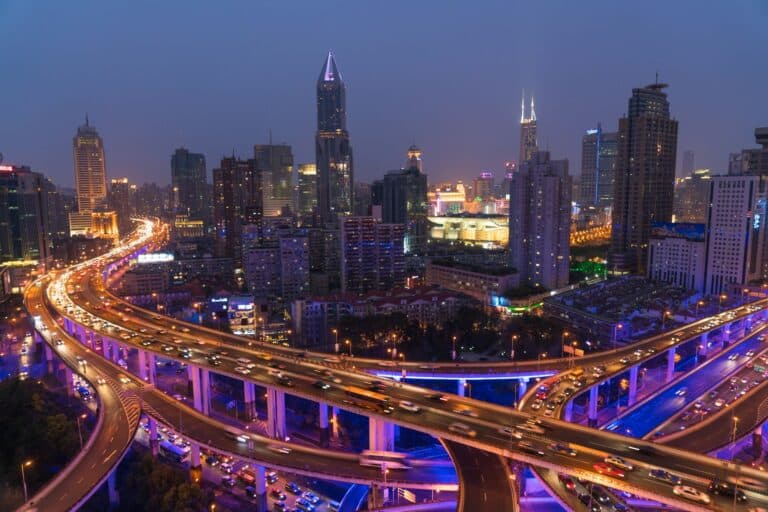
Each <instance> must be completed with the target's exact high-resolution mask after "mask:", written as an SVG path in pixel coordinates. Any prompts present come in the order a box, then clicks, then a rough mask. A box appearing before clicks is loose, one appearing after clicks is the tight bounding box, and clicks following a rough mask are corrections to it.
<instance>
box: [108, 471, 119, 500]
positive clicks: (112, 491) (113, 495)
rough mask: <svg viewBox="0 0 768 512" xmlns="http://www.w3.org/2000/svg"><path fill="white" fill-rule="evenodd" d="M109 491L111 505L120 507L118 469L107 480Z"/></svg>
mask: <svg viewBox="0 0 768 512" xmlns="http://www.w3.org/2000/svg"><path fill="white" fill-rule="evenodd" d="M107 491H108V492H109V504H110V505H119V504H120V494H119V493H118V492H117V468H115V469H113V470H112V472H111V473H110V474H109V477H108V478H107Z"/></svg>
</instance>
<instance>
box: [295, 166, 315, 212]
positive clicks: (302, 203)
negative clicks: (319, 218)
mask: <svg viewBox="0 0 768 512" xmlns="http://www.w3.org/2000/svg"><path fill="white" fill-rule="evenodd" d="M298 181H299V182H298V184H297V186H296V188H297V195H298V205H297V206H298V210H299V215H300V216H301V218H302V222H304V221H306V220H308V219H311V218H312V212H313V211H314V210H315V208H317V165H315V164H299V172H298Z"/></svg>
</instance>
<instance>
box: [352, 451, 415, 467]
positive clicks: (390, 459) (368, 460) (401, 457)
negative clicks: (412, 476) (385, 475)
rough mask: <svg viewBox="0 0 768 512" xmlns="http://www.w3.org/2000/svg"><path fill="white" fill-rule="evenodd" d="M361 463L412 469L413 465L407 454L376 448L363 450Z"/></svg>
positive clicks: (363, 464) (362, 464)
mask: <svg viewBox="0 0 768 512" xmlns="http://www.w3.org/2000/svg"><path fill="white" fill-rule="evenodd" d="M360 465H361V466H373V467H376V468H382V469H411V466H409V465H408V455H407V454H405V453H399V452H379V451H374V450H363V451H362V452H361V453H360Z"/></svg>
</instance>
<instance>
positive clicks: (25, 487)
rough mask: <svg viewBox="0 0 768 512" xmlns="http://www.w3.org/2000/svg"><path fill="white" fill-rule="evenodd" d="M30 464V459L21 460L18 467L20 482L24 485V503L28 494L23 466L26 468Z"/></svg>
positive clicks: (27, 498)
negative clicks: (19, 468) (19, 469)
mask: <svg viewBox="0 0 768 512" xmlns="http://www.w3.org/2000/svg"><path fill="white" fill-rule="evenodd" d="M31 465H32V460H31V459H30V460H27V461H24V462H22V463H21V464H20V465H19V467H21V483H22V485H23V486H24V503H26V502H27V501H28V500H29V496H28V495H27V476H26V475H25V474H24V468H28V467H29V466H31Z"/></svg>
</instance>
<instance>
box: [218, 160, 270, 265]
mask: <svg viewBox="0 0 768 512" xmlns="http://www.w3.org/2000/svg"><path fill="white" fill-rule="evenodd" d="M213 192H214V201H213V204H214V210H213V214H214V223H215V225H216V254H217V255H218V256H220V257H229V258H235V260H239V259H240V256H241V253H242V232H243V227H244V226H246V225H248V224H254V225H260V224H261V219H262V216H263V209H262V189H261V173H260V172H259V170H258V168H257V165H256V160H254V159H250V160H239V159H237V158H235V157H234V156H233V157H226V158H222V159H221V165H220V166H219V168H218V169H214V170H213Z"/></svg>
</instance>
